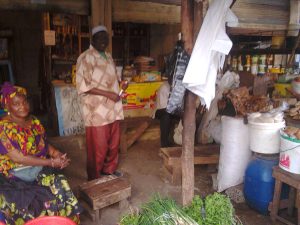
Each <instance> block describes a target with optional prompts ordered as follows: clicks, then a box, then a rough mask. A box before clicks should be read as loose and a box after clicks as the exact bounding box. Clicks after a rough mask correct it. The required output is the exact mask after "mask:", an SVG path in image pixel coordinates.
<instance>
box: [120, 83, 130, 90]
mask: <svg viewBox="0 0 300 225" xmlns="http://www.w3.org/2000/svg"><path fill="white" fill-rule="evenodd" d="M120 86H121V89H122V90H123V91H125V90H126V89H127V88H128V81H127V80H122V81H121V83H120Z"/></svg>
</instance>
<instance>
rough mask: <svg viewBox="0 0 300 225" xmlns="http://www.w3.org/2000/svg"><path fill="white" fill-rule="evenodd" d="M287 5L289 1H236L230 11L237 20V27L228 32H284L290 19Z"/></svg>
mask: <svg viewBox="0 0 300 225" xmlns="http://www.w3.org/2000/svg"><path fill="white" fill-rule="evenodd" d="M289 5H290V0H238V1H236V2H235V4H234V6H233V8H232V10H233V12H234V13H235V14H236V16H237V17H238V18H239V27H238V28H234V29H229V30H231V31H234V30H240V29H241V28H242V29H247V30H249V29H253V32H257V31H259V30H285V29H287V25H288V23H289V19H290V7H289ZM257 34H259V32H258V33H257Z"/></svg>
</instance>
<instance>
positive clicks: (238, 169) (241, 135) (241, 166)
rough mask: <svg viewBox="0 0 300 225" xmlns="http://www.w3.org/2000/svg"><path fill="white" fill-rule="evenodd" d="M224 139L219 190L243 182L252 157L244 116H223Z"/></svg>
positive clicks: (218, 177)
mask: <svg viewBox="0 0 300 225" xmlns="http://www.w3.org/2000/svg"><path fill="white" fill-rule="evenodd" d="M221 121H222V122H221V123H222V139H221V151H220V160H219V169H218V175H217V186H218V191H219V192H221V191H224V190H226V189H227V188H229V187H232V186H235V185H238V184H241V183H242V182H243V180H244V175H245V171H246V167H247V165H248V163H249V161H250V158H251V151H250V147H249V137H248V136H249V131H248V126H247V125H245V124H244V121H243V118H234V117H228V116H222V118H221Z"/></svg>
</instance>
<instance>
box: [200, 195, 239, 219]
mask: <svg viewBox="0 0 300 225" xmlns="http://www.w3.org/2000/svg"><path fill="white" fill-rule="evenodd" d="M204 208H205V223H204V224H205V225H228V224H230V225H236V224H237V222H236V219H235V216H234V208H233V206H232V204H231V202H230V199H229V198H228V197H227V196H225V195H222V194H219V193H217V192H216V193H214V194H212V195H208V196H206V198H205V206H204Z"/></svg>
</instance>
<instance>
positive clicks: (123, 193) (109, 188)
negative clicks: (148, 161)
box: [79, 175, 131, 224]
mask: <svg viewBox="0 0 300 225" xmlns="http://www.w3.org/2000/svg"><path fill="white" fill-rule="evenodd" d="M130 196H131V185H130V183H129V182H128V180H127V179H125V178H123V177H117V176H115V175H109V176H104V177H103V178H99V179H96V180H92V181H89V182H86V183H84V184H82V185H80V187H79V197H80V199H82V200H84V202H85V203H87V205H86V204H83V207H84V208H86V210H87V212H88V213H89V214H90V215H91V217H92V218H93V220H95V221H96V222H97V224H100V217H101V214H100V210H101V209H102V208H104V207H106V206H109V205H112V204H114V203H116V202H119V204H120V207H122V205H124V204H126V203H127V198H128V197H130ZM90 208H91V209H92V210H91V209H90ZM93 214H95V215H94V216H93Z"/></svg>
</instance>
